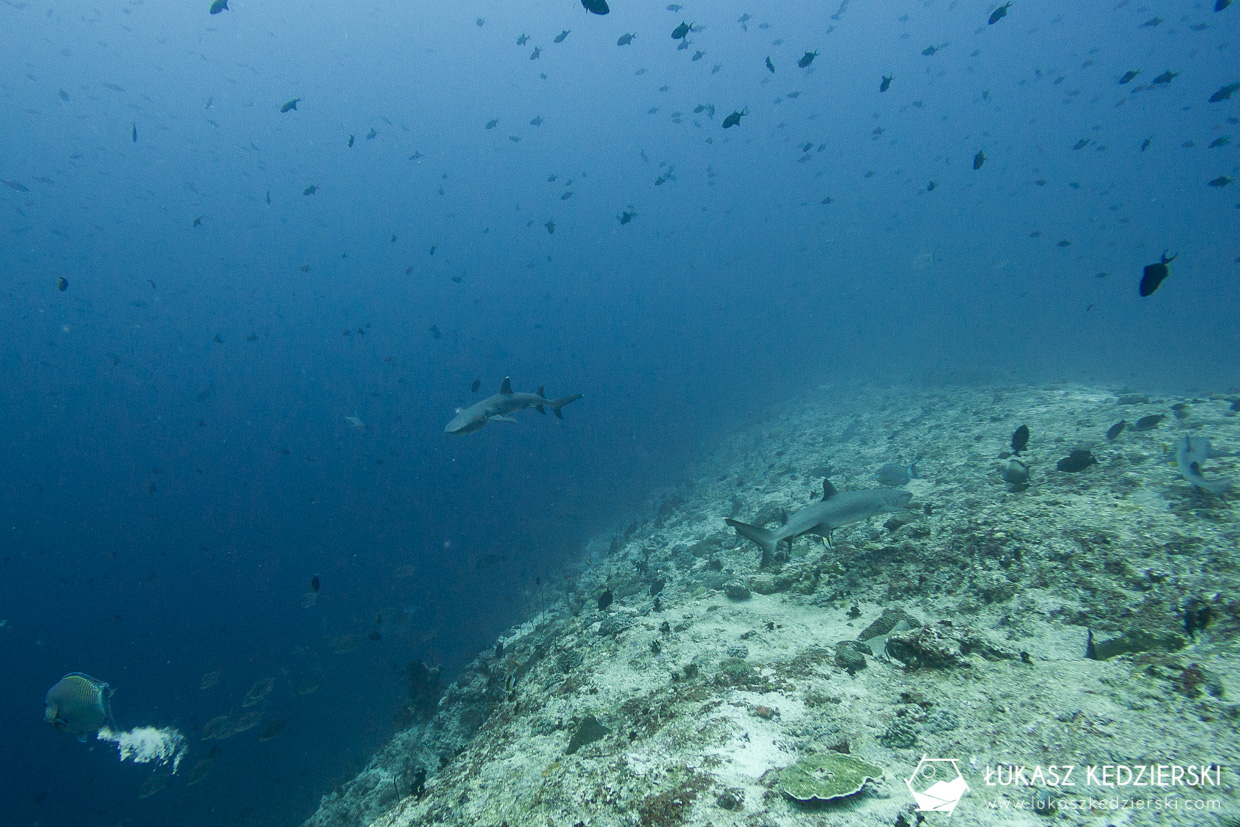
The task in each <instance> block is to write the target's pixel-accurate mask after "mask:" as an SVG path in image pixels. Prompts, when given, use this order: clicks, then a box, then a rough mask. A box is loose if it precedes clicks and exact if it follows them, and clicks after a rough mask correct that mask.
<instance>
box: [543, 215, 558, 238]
mask: <svg viewBox="0 0 1240 827" xmlns="http://www.w3.org/2000/svg"><path fill="white" fill-rule="evenodd" d="M543 226H544V227H546V228H547V235H551V234H552V233H554V232H555V222H554V221H552V220H551V219H550V218H548V219H547V223H546V224H544V225H543Z"/></svg>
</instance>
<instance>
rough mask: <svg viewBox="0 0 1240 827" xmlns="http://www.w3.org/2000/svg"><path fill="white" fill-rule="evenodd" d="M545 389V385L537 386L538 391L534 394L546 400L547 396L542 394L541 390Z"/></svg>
mask: <svg viewBox="0 0 1240 827" xmlns="http://www.w3.org/2000/svg"><path fill="white" fill-rule="evenodd" d="M545 387H547V386H546V385H539V386H538V390H537V391H535V393H536V394H537V395H538V396H541V397H543V398H546V396H547V394H545V393H543V388H545Z"/></svg>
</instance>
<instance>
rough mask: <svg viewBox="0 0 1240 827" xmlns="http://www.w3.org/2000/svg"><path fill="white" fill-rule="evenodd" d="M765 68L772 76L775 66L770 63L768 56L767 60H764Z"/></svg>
mask: <svg viewBox="0 0 1240 827" xmlns="http://www.w3.org/2000/svg"><path fill="white" fill-rule="evenodd" d="M766 68H767V71H768V72H770V73H771V74H772V75H773V74H775V64H774V63H771V57H770V55H767V58H766Z"/></svg>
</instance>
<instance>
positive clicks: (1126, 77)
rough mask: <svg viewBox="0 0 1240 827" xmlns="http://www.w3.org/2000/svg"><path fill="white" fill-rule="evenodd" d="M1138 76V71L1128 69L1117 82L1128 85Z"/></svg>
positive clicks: (1139, 71)
mask: <svg viewBox="0 0 1240 827" xmlns="http://www.w3.org/2000/svg"><path fill="white" fill-rule="evenodd" d="M1139 74H1141V70H1140V69H1129V70H1128V71H1127V72H1124V74H1122V75H1120V78H1119V82H1120V83H1130V82H1131V81H1132V80H1133V79H1134V78H1135V77H1136V76H1137V75H1139Z"/></svg>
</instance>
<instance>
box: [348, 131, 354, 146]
mask: <svg viewBox="0 0 1240 827" xmlns="http://www.w3.org/2000/svg"><path fill="white" fill-rule="evenodd" d="M349 146H350V147H352V146H353V133H352V132H350V133H349Z"/></svg>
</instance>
